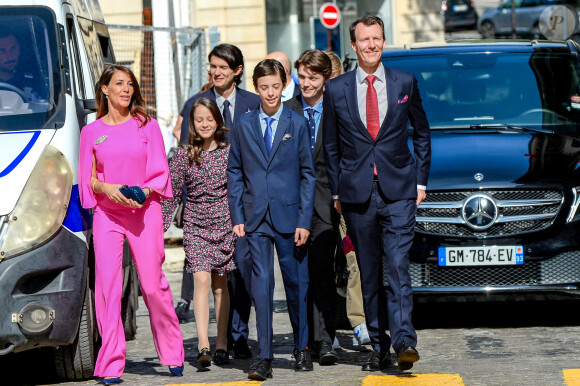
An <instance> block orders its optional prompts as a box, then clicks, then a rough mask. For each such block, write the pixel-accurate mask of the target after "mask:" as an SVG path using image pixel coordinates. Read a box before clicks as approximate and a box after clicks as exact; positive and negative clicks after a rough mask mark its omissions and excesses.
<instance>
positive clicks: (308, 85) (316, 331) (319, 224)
mask: <svg viewBox="0 0 580 386" xmlns="http://www.w3.org/2000/svg"><path fill="white" fill-rule="evenodd" d="M294 67H295V68H296V70H297V72H298V84H299V86H300V91H301V95H297V96H295V97H294V98H292V99H290V100H288V101H286V102H284V105H285V106H287V107H289V108H291V109H292V110H294V111H296V112H297V113H298V114H302V115H304V116H305V117H306V119H308V126H309V129H310V148H311V150H312V157H313V159H314V171H315V172H316V193H315V195H314V213H313V215H312V233H311V234H310V244H309V248H308V274H309V276H310V277H312V278H316V280H311V281H310V288H309V291H308V294H309V311H310V315H309V320H308V322H309V324H308V331H309V333H310V339H309V341H310V343H309V345H308V346H309V348H310V350H311V351H312V352H313V356H314V357H315V358H318V361H319V363H320V364H321V365H331V364H335V363H336V362H337V361H338V356H337V355H336V352H335V351H334V350H333V348H332V342H333V341H334V336H335V333H336V331H335V327H334V307H335V302H334V299H335V297H336V283H335V275H334V255H335V252H336V245H337V243H336V240H337V239H338V235H339V234H338V223H339V215H338V213H337V212H336V210H335V209H334V202H333V200H332V193H331V191H330V185H329V184H328V176H327V174H326V162H325V160H324V152H323V149H322V127H323V125H322V95H323V92H324V85H325V84H326V81H327V80H328V79H329V78H330V76H331V75H332V62H331V61H330V59H329V57H328V55H326V54H325V53H324V52H322V51H320V50H306V51H304V52H303V53H302V55H300V58H298V60H297V61H296V63H294Z"/></svg>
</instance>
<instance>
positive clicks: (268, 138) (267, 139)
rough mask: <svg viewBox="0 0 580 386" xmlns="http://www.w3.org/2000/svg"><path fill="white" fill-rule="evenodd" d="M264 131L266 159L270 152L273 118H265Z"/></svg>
mask: <svg viewBox="0 0 580 386" xmlns="http://www.w3.org/2000/svg"><path fill="white" fill-rule="evenodd" d="M265 119H266V131H265V132H264V145H266V153H267V154H268V157H269V156H270V151H271V150H272V122H274V118H272V117H266V118H265Z"/></svg>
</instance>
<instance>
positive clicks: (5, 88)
mask: <svg viewBox="0 0 580 386" xmlns="http://www.w3.org/2000/svg"><path fill="white" fill-rule="evenodd" d="M59 52H60V50H59V48H58V44H57V38H56V22H55V19H54V15H53V14H52V13H51V12H50V11H49V10H48V9H46V8H40V7H0V131H13V130H30V129H41V128H44V127H46V126H47V124H48V123H49V122H51V118H52V117H53V116H54V115H55V113H56V111H57V110H58V109H57V104H58V101H59V98H60V94H61V74H60V65H59V55H58V54H59Z"/></svg>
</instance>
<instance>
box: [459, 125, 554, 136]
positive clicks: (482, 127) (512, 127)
mask: <svg viewBox="0 0 580 386" xmlns="http://www.w3.org/2000/svg"><path fill="white" fill-rule="evenodd" d="M469 128H470V129H471V130H486V129H492V130H497V131H498V132H514V131H515V132H521V131H531V132H534V133H544V134H554V131H553V130H549V129H544V128H543V127H538V128H532V127H523V126H515V125H508V124H505V123H478V124H471V125H469Z"/></svg>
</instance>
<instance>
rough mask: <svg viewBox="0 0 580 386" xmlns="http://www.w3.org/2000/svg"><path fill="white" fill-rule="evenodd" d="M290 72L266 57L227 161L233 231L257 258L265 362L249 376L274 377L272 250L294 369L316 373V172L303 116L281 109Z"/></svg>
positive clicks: (255, 283)
mask: <svg viewBox="0 0 580 386" xmlns="http://www.w3.org/2000/svg"><path fill="white" fill-rule="evenodd" d="M285 80H286V74H285V72H284V68H283V67H282V65H281V64H280V63H279V62H278V61H276V60H273V59H265V60H263V61H261V62H260V63H258V65H257V66H256V68H255V69H254V74H253V81H254V86H255V88H256V90H257V91H258V94H259V95H260V98H261V99H262V104H261V105H260V108H259V109H257V110H253V111H251V112H249V113H248V114H246V115H244V116H243V117H241V118H240V119H238V120H236V123H235V124H234V130H233V131H232V133H231V135H230V138H231V148H230V154H229V160H228V168H227V175H228V203H229V206H230V212H231V217H232V225H233V228H234V233H235V234H236V235H237V236H239V237H242V236H244V235H246V239H247V242H248V246H249V249H250V256H251V260H252V285H251V293H252V299H253V300H254V307H255V310H256V327H257V330H258V344H259V346H260V361H259V362H258V363H256V364H255V366H252V369H251V370H250V372H249V374H248V378H249V379H254V380H265V379H267V378H269V377H271V376H272V358H273V356H274V352H273V326H272V307H273V299H274V249H273V247H274V245H275V246H276V252H277V254H278V261H279V262H280V269H281V271H282V278H283V280H284V287H285V290H286V300H287V302H288V313H289V316H290V322H291V324H292V330H293V335H294V347H295V351H294V357H295V359H296V362H295V365H294V368H295V369H296V370H297V371H311V370H312V369H313V366H312V359H311V358H310V353H309V351H308V348H307V346H308V322H307V292H308V249H307V246H306V241H307V239H308V236H309V234H310V227H311V221H312V210H313V206H314V188H315V186H314V184H315V176H314V167H313V164H312V152H311V151H310V137H309V130H308V126H307V123H306V119H304V116H302V115H298V114H296V113H295V112H293V111H292V110H290V109H288V108H286V107H284V106H282V102H281V100H280V96H281V94H282V89H283V84H284V82H285Z"/></svg>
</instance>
